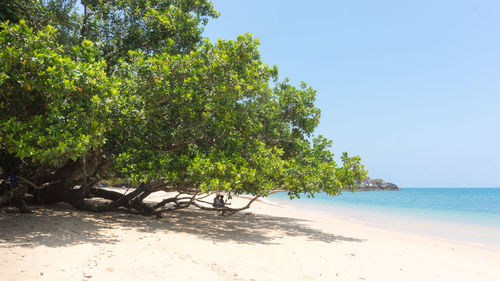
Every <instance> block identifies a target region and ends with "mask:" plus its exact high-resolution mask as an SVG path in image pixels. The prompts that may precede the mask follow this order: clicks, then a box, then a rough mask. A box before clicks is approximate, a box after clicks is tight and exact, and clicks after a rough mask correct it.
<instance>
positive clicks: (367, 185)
mask: <svg viewBox="0 0 500 281" xmlns="http://www.w3.org/2000/svg"><path fill="white" fill-rule="evenodd" d="M355 190H359V191H365V190H366V191H368V190H399V187H398V186H397V185H395V184H393V183H391V182H385V181H383V180H382V179H371V178H366V179H365V180H364V181H362V182H359V183H358V188H356V189H355Z"/></svg>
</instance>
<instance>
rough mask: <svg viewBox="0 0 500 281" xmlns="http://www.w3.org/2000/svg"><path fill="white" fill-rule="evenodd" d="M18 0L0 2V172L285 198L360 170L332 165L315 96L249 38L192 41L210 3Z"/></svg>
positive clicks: (351, 163) (348, 160) (348, 180)
mask: <svg viewBox="0 0 500 281" xmlns="http://www.w3.org/2000/svg"><path fill="white" fill-rule="evenodd" d="M17 3H21V4H18V5H14V4H12V3H10V2H9V3H8V4H2V5H0V11H1V13H0V15H1V16H2V17H3V19H4V20H7V19H8V20H12V21H13V22H17V23H12V22H9V21H5V22H3V23H2V24H1V25H0V66H1V69H0V155H1V156H2V158H1V159H0V165H1V168H2V170H3V171H8V172H9V173H13V174H26V175H31V178H30V180H33V181H36V182H37V184H43V183H44V182H47V181H48V180H49V178H50V177H49V176H47V175H50V174H51V175H60V176H61V175H62V173H59V171H60V170H61V169H63V168H67V167H68V163H79V164H80V165H74V166H76V167H78V168H77V169H78V173H77V172H74V173H71V176H68V177H67V178H65V180H66V181H67V186H71V185H72V184H77V183H81V182H87V181H90V180H98V179H105V178H108V177H122V178H128V179H130V180H131V181H132V182H133V183H136V184H139V183H148V184H152V185H154V186H155V187H157V188H158V189H163V190H176V191H180V192H185V193H200V192H211V191H216V192H219V191H226V192H231V193H235V194H242V193H250V194H254V195H264V196H265V195H267V194H269V193H270V192H272V191H275V190H285V191H288V192H289V194H290V196H291V197H294V196H298V195H299V194H300V193H306V194H308V195H314V194H315V193H318V192H320V191H325V192H326V193H328V194H330V195H335V194H338V193H339V192H340V190H341V189H344V188H350V187H351V186H353V185H354V183H355V181H357V180H360V179H363V178H364V177H365V176H366V171H365V170H364V169H363V166H362V165H361V164H360V158H359V157H358V156H355V157H349V156H348V155H347V154H346V153H344V154H343V155H342V157H341V160H342V163H341V164H340V165H338V164H337V163H336V162H335V160H334V156H333V153H332V152H331V151H330V148H331V144H332V142H331V141H329V140H327V139H325V138H323V137H321V136H319V137H313V132H314V129H315V128H316V126H317V125H318V123H319V117H320V111H319V109H318V108H316V107H315V106H314V102H315V93H316V92H315V91H314V90H313V89H312V88H310V87H308V86H307V85H306V84H305V83H302V84H301V85H300V86H299V87H295V86H293V85H291V84H290V83H289V81H288V80H287V79H285V80H282V81H280V80H279V78H278V70H277V68H276V67H275V66H274V67H269V66H268V65H266V64H264V63H263V62H262V61H261V58H260V55H259V52H258V45H259V42H258V40H257V39H255V38H253V37H252V36H251V35H250V34H246V35H241V36H239V37H238V38H237V39H235V40H228V41H223V40H218V41H217V42H215V43H212V42H210V41H209V40H207V39H203V38H202V35H201V33H202V28H203V25H204V24H206V22H207V20H208V19H209V18H213V17H216V16H217V15H218V14H217V12H216V11H215V10H214V9H213V7H212V4H211V3H210V2H209V1H194V0H192V1H164V0H154V1H141V0H116V1H102V0H87V1H85V0H84V1H82V2H81V5H82V7H83V13H82V12H81V11H80V12H78V8H77V3H75V1H74V0H70V1H64V0H49V1H28V0H25V1H24V2H22V1H21V2H17ZM23 4H24V5H23ZM16 9H17V10H24V11H28V13H27V14H26V15H23V14H22V13H20V12H19V11H17V10H16ZM34 9H37V10H39V11H40V12H39V13H34V12H30V11H33V10H34ZM16 11H17V12H16ZM12 163H15V164H14V165H13V164H12ZM89 163H94V164H95V165H91V164H89ZM99 163H100V164H99ZM103 163H105V165H104V164H103ZM98 167H99V168H98Z"/></svg>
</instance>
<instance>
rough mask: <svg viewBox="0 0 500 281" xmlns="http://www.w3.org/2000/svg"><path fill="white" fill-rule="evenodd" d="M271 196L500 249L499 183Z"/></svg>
mask: <svg viewBox="0 0 500 281" xmlns="http://www.w3.org/2000/svg"><path fill="white" fill-rule="evenodd" d="M268 198H269V199H270V200H271V201H272V202H274V203H278V204H285V205H289V206H292V207H297V208H301V209H305V210H307V211H310V212H319V213H321V214H326V215H328V214H331V215H335V216H340V217H342V218H344V219H347V220H350V221H355V222H360V223H364V224H368V225H372V226H376V227H377V226H378V227H382V228H386V229H387V228H388V229H393V230H397V231H403V232H410V233H418V234H426V235H432V236H437V237H441V238H445V239H450V240H456V241H460V242H464V243H467V244H471V245H474V246H478V247H481V248H486V249H490V250H494V251H500V188H402V189H401V190H399V191H362V192H355V193H351V192H344V193H343V194H342V195H341V196H337V197H329V196H327V195H326V194H318V195H317V196H315V198H307V197H304V196H303V197H301V198H300V199H296V200H289V198H288V195H287V194H286V193H276V194H273V195H271V196H269V197H268Z"/></svg>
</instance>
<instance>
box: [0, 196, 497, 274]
mask: <svg viewBox="0 0 500 281" xmlns="http://www.w3.org/2000/svg"><path fill="white" fill-rule="evenodd" d="M246 200H247V199H245V198H234V200H233V206H238V205H240V204H244V203H245V202H246ZM0 241H1V243H0V267H1V268H2V269H4V273H3V274H2V275H0V280H500V277H499V274H498V273H499V272H498V269H499V268H500V253H498V252H494V251H489V250H486V249H481V248H477V247H473V246H470V245H465V244H461V243H456V241H451V240H444V239H437V238H435V237H432V236H423V235H419V234H412V233H401V232H398V231H394V230H391V229H383V228H378V227H373V226H369V225H363V224H362V223H356V222H352V221H348V220H343V219H341V218H336V217H334V216H322V215H320V214H314V213H310V212H306V211H304V210H300V209H298V208H290V207H284V206H277V205H272V204H268V203H266V202H265V201H257V202H255V203H254V204H253V205H252V207H251V208H250V209H249V210H248V211H247V212H241V213H238V214H236V215H234V216H230V217H222V216H219V215H217V214H215V213H210V212H203V211H199V210H194V209H186V210H180V211H176V212H172V213H168V214H166V215H165V217H164V218H161V219H156V218H153V217H143V216H138V215H131V214H120V213H103V214H94V213H83V212H78V211H75V210H73V209H72V208H71V207H68V206H67V205H63V204H60V205H56V206H53V207H50V208H46V207H38V208H37V209H36V210H35V214H32V215H26V214H18V213H14V212H11V211H9V210H7V209H2V210H0Z"/></svg>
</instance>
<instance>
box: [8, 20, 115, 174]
mask: <svg viewBox="0 0 500 281" xmlns="http://www.w3.org/2000/svg"><path fill="white" fill-rule="evenodd" d="M55 33H56V30H55V29H54V28H53V27H51V26H47V27H46V28H45V29H43V30H40V31H38V32H34V31H33V29H32V28H30V27H28V26H27V24H26V23H25V22H24V21H21V22H20V23H19V24H18V25H9V24H6V23H2V24H1V31H0V65H1V66H2V68H1V71H0V93H1V96H0V122H1V127H0V130H1V131H0V132H1V141H2V142H1V149H5V150H6V151H8V152H9V153H11V154H15V155H16V157H18V158H19V159H21V160H23V159H25V158H29V159H30V160H31V161H33V162H37V163H40V164H55V165H58V164H60V163H62V162H64V161H65V160H66V159H73V160H76V159H78V158H80V157H82V156H84V155H85V154H86V153H87V152H88V151H89V150H90V149H93V148H97V147H100V146H102V145H103V143H104V132H105V131H106V127H108V126H109V125H110V123H109V121H110V120H109V118H108V115H109V114H108V112H109V108H110V106H111V104H112V102H113V99H114V97H113V95H116V93H115V94H113V92H112V91H111V88H110V87H111V83H110V81H109V79H108V77H107V76H106V74H105V73H104V71H103V70H102V69H103V67H104V65H105V64H104V61H102V60H101V61H97V60H96V59H95V55H94V54H95V53H96V50H95V47H94V44H93V43H92V42H90V41H83V42H82V44H81V46H80V47H79V48H74V49H73V52H72V53H71V54H69V55H65V54H64V53H63V50H62V48H61V46H59V45H58V44H57V43H56V42H55V41H54V37H55ZM72 57H76V58H78V59H77V60H75V59H73V58H72Z"/></svg>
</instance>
